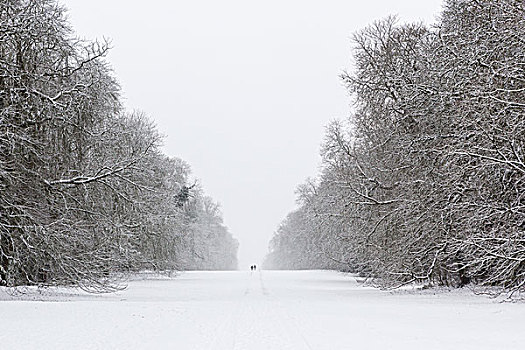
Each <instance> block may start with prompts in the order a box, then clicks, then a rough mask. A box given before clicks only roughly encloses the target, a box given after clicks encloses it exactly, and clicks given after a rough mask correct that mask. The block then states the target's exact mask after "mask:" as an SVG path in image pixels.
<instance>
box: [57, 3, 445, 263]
mask: <svg viewBox="0 0 525 350" xmlns="http://www.w3.org/2000/svg"><path fill="white" fill-rule="evenodd" d="M441 2H442V1H441V0H424V1H421V0H360V1H355V0H324V1H321V0H318V1H308V0H289V1H285V0H265V1H252V0H220V1H217V0H192V1H190V0H188V1H178V0H175V1H167V0H166V1H162V0H152V1H130V0H110V1H108V0H104V1H103V0H90V1H86V0H65V1H63V3H64V4H65V5H66V7H67V8H68V9H69V17H70V20H71V22H72V24H73V27H74V29H75V31H76V33H77V34H78V35H79V36H80V37H84V38H87V39H97V38H99V39H100V38H103V37H105V38H108V39H110V40H111V41H112V46H113V49H112V50H111V52H110V54H109V55H108V60H109V61H110V63H111V65H112V66H113V68H114V70H115V73H116V76H117V78H118V80H119V81H120V84H121V86H122V89H123V94H124V97H125V104H126V106H127V107H128V108H129V109H139V110H143V111H144V112H146V113H147V114H148V115H149V116H151V118H152V119H154V120H155V121H156V123H157V125H158V127H159V129H160V131H161V132H162V133H163V134H164V135H166V140H165V147H164V150H165V152H166V154H168V155H170V156H176V157H180V158H182V159H184V160H186V161H187V162H188V163H189V164H190V165H191V166H192V169H193V173H194V176H195V177H196V178H197V179H199V180H200V181H201V183H202V185H203V187H204V189H205V191H206V193H207V194H209V195H210V196H212V197H213V198H214V199H215V200H217V201H219V202H220V203H221V205H222V210H223V213H224V219H225V223H226V225H227V226H228V227H229V228H230V231H231V232H232V233H233V235H234V236H235V237H236V238H237V239H238V240H239V242H240V250H239V259H240V268H246V267H247V266H249V265H250V264H251V263H254V262H255V263H257V262H261V261H262V259H263V257H264V255H265V253H266V251H267V247H268V241H269V240H270V238H271V236H272V234H273V232H274V231H275V230H276V229H277V227H278V225H279V223H280V221H281V220H282V219H283V218H284V217H285V216H286V214H287V213H288V212H290V211H291V210H293V209H294V207H295V195H294V191H295V188H296V186H297V185H298V184H300V183H302V182H303V181H304V180H305V179H306V178H307V177H309V176H315V175H316V173H317V170H318V166H319V161H320V158H319V146H320V144H321V140H322V138H323V133H324V126H325V125H326V124H327V123H328V121H329V120H331V119H334V118H343V117H346V116H347V115H348V114H349V113H350V100H349V97H348V96H347V94H346V92H345V89H344V88H343V86H342V84H341V82H340V80H339V75H340V73H341V72H342V71H343V70H349V69H351V64H350V62H351V61H350V59H351V41H350V37H351V35H352V33H353V32H355V31H356V30H358V29H360V28H362V27H364V26H366V25H367V24H370V23H371V22H372V21H374V20H377V19H380V18H383V17H385V16H387V15H389V14H397V15H398V16H399V18H400V20H401V21H403V22H406V21H424V22H426V23H432V22H434V21H435V19H436V17H437V16H438V15H439V12H440V9H441Z"/></svg>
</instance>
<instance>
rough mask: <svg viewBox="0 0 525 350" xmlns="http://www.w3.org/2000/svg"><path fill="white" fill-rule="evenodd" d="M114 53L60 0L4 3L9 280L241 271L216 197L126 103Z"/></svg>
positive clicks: (1, 91)
mask: <svg viewBox="0 0 525 350" xmlns="http://www.w3.org/2000/svg"><path fill="white" fill-rule="evenodd" d="M107 51H108V44H107V43H106V42H84V41H81V40H79V39H77V38H75V37H74V32H73V30H72V29H71V28H70V26H69V23H68V21H67V20H66V11H65V10H64V8H63V7H61V6H60V5H59V4H58V3H57V2H56V1H54V0H2V1H1V2H0V285H4V286H18V285H76V286H80V287H83V288H86V289H89V290H95V291H103V290H108V289H111V288H112V287H113V286H115V284H114V282H115V278H116V276H119V274H121V273H128V272H133V271H139V270H142V269H154V270H167V269H168V270H172V269H201V268H202V269H204V268H206V269H208V268H216V269H234V268H236V265H237V260H236V254H237V253H236V252H237V246H238V244H237V242H236V240H235V239H234V238H232V236H231V234H230V233H229V232H228V230H227V229H226V227H225V226H224V225H223V223H222V216H221V213H220V211H219V209H218V206H217V204H216V203H214V202H213V201H212V200H211V199H210V198H208V197H206V196H205V195H204V194H203V193H202V190H201V189H200V188H199V186H198V185H196V184H193V183H191V180H190V175H191V174H190V168H189V166H188V165H187V164H186V163H185V162H184V161H182V160H180V159H177V158H170V157H167V156H165V155H164V154H163V153H162V152H161V150H160V145H161V141H162V138H161V136H160V135H159V132H158V131H157V129H156V128H155V126H154V125H153V124H152V122H151V121H150V120H148V118H147V117H146V116H145V115H144V114H142V113H138V112H133V113H129V112H127V111H125V110H124V109H123V107H122V104H121V98H120V95H119V94H120V89H119V86H118V84H117V82H116V79H115V77H114V76H113V72H112V70H111V69H110V68H109V66H108V64H107V63H106V61H105V60H104V55H105V54H106V52H107Z"/></svg>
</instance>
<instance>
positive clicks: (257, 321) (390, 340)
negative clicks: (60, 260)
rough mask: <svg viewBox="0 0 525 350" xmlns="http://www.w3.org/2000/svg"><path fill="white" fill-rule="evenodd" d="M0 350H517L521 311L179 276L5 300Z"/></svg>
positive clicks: (223, 275)
mask: <svg viewBox="0 0 525 350" xmlns="http://www.w3.org/2000/svg"><path fill="white" fill-rule="evenodd" d="M0 319H1V320H2V331H1V332H0V349H22V350H24V349H39V350H45V349H125V350H128V349H177V350H184V349H199V350H201V349H203V350H243V349H246V350H258V349H265V350H272V349H275V350H286V349H294V350H295V349H297V350H303V349H304V350H309V349H316V350H317V349H326V350H328V349H330V350H338V349H403V350H406V349H425V350H428V349H462V350H467V349H476V350H479V349H506V350H511V349H523V344H525V333H523V331H522V325H523V324H524V323H525V303H515V304H511V303H504V304H502V303H497V302H495V301H494V300H491V299H488V298H486V297H479V296H473V295H472V294H471V293H470V292H469V291H455V292H452V293H436V294H434V293H432V292H424V293H423V294H421V293H409V292H402V293H400V292H396V293H388V292H382V291H378V290H376V289H373V288H366V287H363V286H361V285H359V284H358V283H357V282H356V281H355V279H354V278H353V277H351V276H345V275H342V274H339V273H337V272H331V271H275V272H274V271H262V272H259V271H257V272H253V273H252V272H250V271H248V272H187V273H184V274H181V275H180V276H179V277H176V278H158V279H147V280H136V281H132V282H130V284H129V287H128V289H127V290H125V291H122V292H119V293H113V294H108V295H96V296H93V295H85V294H81V293H77V292H74V291H71V290H67V289H59V290H51V291H48V292H46V294H45V295H41V294H38V293H37V292H30V293H29V294H27V295H24V296H22V297H21V298H18V299H14V298H12V297H10V296H9V295H7V294H5V290H3V289H0Z"/></svg>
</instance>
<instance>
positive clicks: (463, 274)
mask: <svg viewBox="0 0 525 350" xmlns="http://www.w3.org/2000/svg"><path fill="white" fill-rule="evenodd" d="M524 6H525V5H524V2H523V1H521V0H447V1H445V3H444V5H443V11H442V13H441V16H440V17H439V20H438V23H436V24H435V25H433V26H432V27H428V26H425V25H423V24H421V23H412V24H400V23H398V21H397V20H396V19H395V18H394V17H391V18H386V19H383V20H380V21H377V22H375V23H373V24H371V25H369V26H368V27H366V28H364V29H362V30H361V31H359V32H357V33H356V34H355V35H354V36H353V45H354V46H353V68H352V70H351V71H349V72H348V73H344V74H343V75H342V80H343V82H344V83H345V85H346V87H347V89H348V91H349V93H350V94H351V96H352V105H353V108H352V114H351V116H350V117H349V118H348V119H347V120H338V121H333V122H332V123H330V124H329V125H328V126H327V128H326V133H325V138H324V142H323V145H322V147H321V156H322V167H321V171H320V173H319V174H318V175H317V177H316V178H314V179H311V180H308V181H307V182H306V183H305V184H303V185H300V186H299V187H298V190H297V196H298V208H297V209H296V210H295V211H294V212H292V213H290V214H289V215H288V216H287V218H286V219H285V220H284V221H283V222H282V224H281V226H280V227H279V229H278V230H277V232H276V234H275V235H274V237H273V239H272V240H271V242H270V247H269V253H268V255H267V257H266V261H265V264H264V266H265V267H266V268H269V269H270V268H272V269H313V268H335V269H340V270H342V271H350V272H354V273H359V274H361V275H362V276H366V277H369V278H370V280H372V281H373V282H375V283H377V284H378V285H380V286H382V287H386V288H391V287H398V286H401V285H404V284H408V283H413V282H417V283H424V284H427V285H447V286H457V287H461V286H464V285H467V284H474V285H479V286H482V285H483V286H492V287H497V288H500V290H506V291H510V292H512V291H518V290H523V289H524V285H525V8H524Z"/></svg>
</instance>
